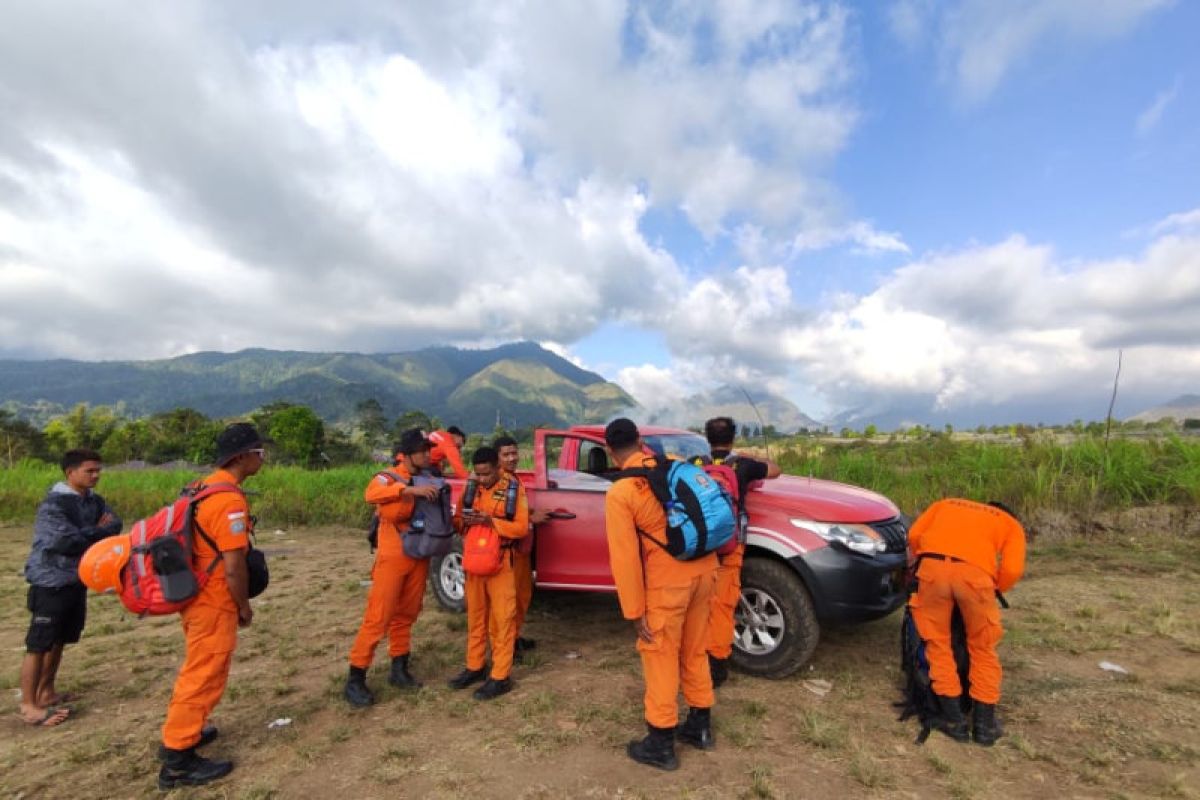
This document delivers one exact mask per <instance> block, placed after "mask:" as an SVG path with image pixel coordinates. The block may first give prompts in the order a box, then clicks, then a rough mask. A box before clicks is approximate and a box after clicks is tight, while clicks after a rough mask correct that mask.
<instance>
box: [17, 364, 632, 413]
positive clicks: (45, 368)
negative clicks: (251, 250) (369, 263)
mask: <svg viewBox="0 0 1200 800" xmlns="http://www.w3.org/2000/svg"><path fill="white" fill-rule="evenodd" d="M368 399H375V400H377V401H378V402H379V404H380V405H381V406H382V407H383V410H384V413H385V414H387V415H388V416H397V415H399V414H401V413H402V412H404V411H409V410H413V409H420V410H421V411H425V412H427V413H429V414H432V415H434V416H437V417H439V418H441V419H442V420H443V421H445V422H446V423H447V424H450V423H454V424H457V425H459V426H461V427H462V428H464V429H466V430H468V431H491V430H492V429H493V428H494V426H495V424H496V420H497V417H499V419H500V420H501V421H502V422H503V424H504V425H506V426H508V427H513V428H515V427H524V426H528V425H539V424H544V425H570V424H576V423H583V422H603V421H605V420H606V419H609V418H610V417H612V416H613V415H614V414H616V413H617V412H618V411H620V410H621V409H623V408H627V407H630V406H632V405H634V400H633V398H631V397H630V396H629V395H628V394H626V393H625V391H624V390H623V389H621V387H619V386H617V385H616V384H613V383H608V382H607V381H605V380H604V378H603V377H601V376H600V375H597V374H596V373H594V372H588V371H587V370H584V369H580V368H579V367H577V366H575V365H574V364H572V363H571V362H569V361H567V360H566V359H564V358H561V357H560V356H557V355H555V354H554V353H552V352H550V351H549V350H546V349H545V348H543V347H541V346H539V345H537V344H534V343H532V342H520V343H515V344H508V345H504V346H502V347H496V348H493V349H490V350H460V349H458V348H453V347H436V348H429V349H425V350H417V351H413V352H408V353H389V354H379V355H364V354H361V353H307V352H293V351H278V350H242V351H240V352H237V353H213V352H206V353H193V354H191V355H186V356H179V357H178V358H171V359H163V360H157V361H101V362H89V361H69V360H56V361H15V360H0V405H3V406H5V407H8V408H11V409H13V410H16V411H17V412H18V413H22V414H25V415H26V416H41V417H44V416H45V415H46V414H48V413H50V412H52V411H59V412H60V411H62V410H65V409H68V408H70V407H71V406H73V405H75V404H76V403H81V402H84V403H90V404H92V405H110V406H116V405H120V406H121V407H122V408H123V409H124V410H125V412H126V413H129V414H132V415H135V416H140V415H145V414H152V413H155V412H158V411H166V410H170V409H172V408H177V407H180V406H189V407H191V408H195V409H196V410H198V411H201V412H203V413H204V414H207V415H209V416H212V417H231V416H238V415H242V414H246V413H247V412H250V411H253V410H254V409H255V408H258V407H260V406H262V405H265V404H267V403H270V402H273V401H276V400H287V401H290V402H294V403H302V404H304V405H307V406H310V407H312V408H313V410H315V411H316V412H317V413H318V414H320V415H321V416H322V417H323V418H325V419H326V420H329V421H338V420H345V419H349V418H350V417H351V416H352V415H353V414H354V411H355V408H356V407H357V405H358V404H359V403H360V402H362V401H363V400H368Z"/></svg>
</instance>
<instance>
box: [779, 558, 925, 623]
mask: <svg viewBox="0 0 1200 800" xmlns="http://www.w3.org/2000/svg"><path fill="white" fill-rule="evenodd" d="M906 561H907V557H906V556H905V554H903V553H881V554H879V555H876V556H865V555H860V554H858V553H854V552H852V551H849V550H846V549H845V548H842V547H839V546H836V545H830V546H828V547H821V548H819V549H817V550H810V551H809V552H807V553H805V554H804V555H803V556H796V557H794V558H792V559H791V564H792V566H793V567H794V568H795V569H796V571H797V572H799V573H800V576H801V577H802V578H803V579H804V582H805V584H806V585H807V586H808V588H809V591H810V593H811V594H812V599H813V605H814V607H815V610H816V612H817V618H818V619H820V620H821V621H822V622H827V623H832V624H838V623H843V622H867V621H870V620H873V619H879V618H880V617H886V616H887V615H888V614H890V613H892V612H893V611H895V610H896V609H897V608H899V607H900V606H902V605H904V601H905V592H904V569H905V565H906Z"/></svg>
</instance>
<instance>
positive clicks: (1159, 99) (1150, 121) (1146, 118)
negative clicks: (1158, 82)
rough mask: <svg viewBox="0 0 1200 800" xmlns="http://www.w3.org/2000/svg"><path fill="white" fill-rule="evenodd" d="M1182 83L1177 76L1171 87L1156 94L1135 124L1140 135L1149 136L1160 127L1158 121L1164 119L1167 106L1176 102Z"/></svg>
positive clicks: (1135, 128)
mask: <svg viewBox="0 0 1200 800" xmlns="http://www.w3.org/2000/svg"><path fill="white" fill-rule="evenodd" d="M1180 83H1181V81H1180V79H1179V78H1176V79H1175V83H1173V84H1172V85H1171V88H1169V89H1163V90H1162V91H1161V92H1159V93H1158V94H1157V95H1155V97H1154V101H1153V102H1152V103H1150V105H1148V106H1147V107H1146V108H1145V110H1143V111H1142V113H1140V114H1138V117H1137V122H1135V123H1134V126H1133V127H1134V130H1136V131H1137V134H1138V136H1148V135H1150V133H1151V132H1153V131H1154V129H1155V128H1157V127H1158V123H1160V122H1161V121H1162V117H1163V114H1164V113H1165V112H1166V110H1167V106H1169V105H1171V103H1173V102H1175V97H1176V96H1177V95H1178V94H1179V86H1180Z"/></svg>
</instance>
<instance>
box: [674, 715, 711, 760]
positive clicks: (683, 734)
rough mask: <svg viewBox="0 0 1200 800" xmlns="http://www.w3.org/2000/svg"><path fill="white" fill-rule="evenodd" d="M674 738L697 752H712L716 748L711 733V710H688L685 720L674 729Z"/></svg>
mask: <svg viewBox="0 0 1200 800" xmlns="http://www.w3.org/2000/svg"><path fill="white" fill-rule="evenodd" d="M675 738H676V739H678V740H679V741H681V742H683V743H684V744H690V745H691V746H692V747H695V748H696V749H698V750H712V749H713V748H714V747H716V746H717V740H716V739H715V738H714V737H713V732H712V709H711V708H692V709H689V710H688V715H687V719H686V720H684V721H683V724H682V725H680V726H679V727H677V728H675Z"/></svg>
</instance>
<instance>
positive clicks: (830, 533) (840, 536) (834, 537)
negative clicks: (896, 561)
mask: <svg viewBox="0 0 1200 800" xmlns="http://www.w3.org/2000/svg"><path fill="white" fill-rule="evenodd" d="M791 523H792V524H793V525H795V526H796V527H797V528H803V529H804V530H806V531H812V532H813V533H815V534H816V535H817V536H820V537H821V538H822V539H824V540H825V541H827V542H831V543H833V542H836V543H837V544H841V545H844V546H846V547H848V548H849V549H851V550H853V551H854V552H856V553H862V554H863V555H867V556H873V555H875V554H876V553H882V552H884V551H885V550H887V542H885V541H884V540H883V537H881V536H880V535H879V534H878V533H876V532H875V530H874V529H873V528H872V527H871V526H870V525H857V524H854V523H850V522H813V521H812V520H809V519H793V520H791Z"/></svg>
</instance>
